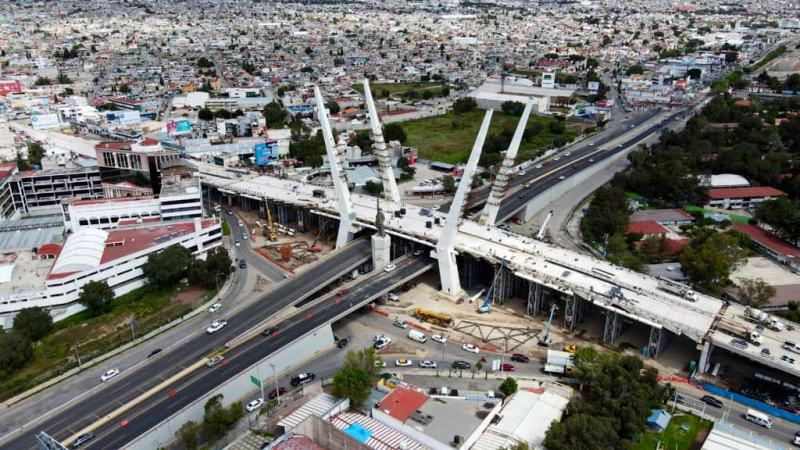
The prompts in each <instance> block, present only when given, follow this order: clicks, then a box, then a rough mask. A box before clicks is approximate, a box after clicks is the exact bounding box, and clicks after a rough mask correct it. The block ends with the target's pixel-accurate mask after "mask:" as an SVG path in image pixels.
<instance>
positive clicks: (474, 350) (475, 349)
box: [461, 344, 481, 354]
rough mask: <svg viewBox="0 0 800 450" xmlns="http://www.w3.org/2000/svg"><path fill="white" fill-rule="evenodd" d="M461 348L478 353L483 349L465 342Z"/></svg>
mask: <svg viewBox="0 0 800 450" xmlns="http://www.w3.org/2000/svg"><path fill="white" fill-rule="evenodd" d="M461 350H464V351H465V352H470V353H476V354H477V353H479V352H480V351H481V350H480V349H479V348H478V347H475V346H474V345H472V344H464V345H462V346H461Z"/></svg>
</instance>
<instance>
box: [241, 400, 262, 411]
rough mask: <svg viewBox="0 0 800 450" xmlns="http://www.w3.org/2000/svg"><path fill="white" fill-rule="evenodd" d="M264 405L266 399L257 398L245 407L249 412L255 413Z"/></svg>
mask: <svg viewBox="0 0 800 450" xmlns="http://www.w3.org/2000/svg"><path fill="white" fill-rule="evenodd" d="M263 404H264V399H263V398H257V399H255V400H253V401H251V402H250V403H248V404H247V406H246V407H245V409H246V410H247V412H253V411H255V410H257V409H258V408H260V407H261V405H263Z"/></svg>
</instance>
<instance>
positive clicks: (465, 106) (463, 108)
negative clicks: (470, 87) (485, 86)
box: [453, 97, 478, 114]
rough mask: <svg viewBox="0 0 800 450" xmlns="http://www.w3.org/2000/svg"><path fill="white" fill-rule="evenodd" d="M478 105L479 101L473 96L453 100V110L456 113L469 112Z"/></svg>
mask: <svg viewBox="0 0 800 450" xmlns="http://www.w3.org/2000/svg"><path fill="white" fill-rule="evenodd" d="M477 107H478V102H476V101H475V99H474V98H472V97H462V98H460V99H458V100H456V101H455V102H453V111H455V112H456V114H463V113H468V112H470V111H474V110H475V108H477Z"/></svg>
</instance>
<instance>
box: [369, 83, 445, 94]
mask: <svg viewBox="0 0 800 450" xmlns="http://www.w3.org/2000/svg"><path fill="white" fill-rule="evenodd" d="M353 87H354V88H355V90H357V91H358V92H360V93H362V94H363V93H364V87H363V86H362V85H361V83H357V84H355V85H353ZM369 88H370V90H371V91H372V95H373V96H375V97H376V98H384V97H389V96H396V97H405V96H407V95H408V93H409V91H415V92H416V95H414V94H413V93H412V97H421V94H422V93H423V92H425V91H430V92H431V94H433V95H434V96H439V95H442V89H443V86H442V85H441V84H439V83H370V85H369Z"/></svg>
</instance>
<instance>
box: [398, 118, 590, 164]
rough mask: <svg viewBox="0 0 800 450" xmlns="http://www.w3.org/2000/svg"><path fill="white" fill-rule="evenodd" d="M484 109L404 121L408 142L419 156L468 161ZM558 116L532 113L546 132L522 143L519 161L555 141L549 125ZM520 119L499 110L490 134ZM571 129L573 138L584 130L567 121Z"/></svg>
mask: <svg viewBox="0 0 800 450" xmlns="http://www.w3.org/2000/svg"><path fill="white" fill-rule="evenodd" d="M483 115H484V111H483V110H475V111H471V112H468V113H464V114H456V113H454V112H449V113H447V114H444V115H440V116H434V117H427V118H424V119H417V120H410V121H408V122H401V123H400V125H402V126H403V129H404V130H405V132H406V135H407V136H408V140H407V141H406V145H409V146H412V147H416V148H417V149H418V151H419V156H420V157H422V158H426V159H431V160H435V161H442V162H446V163H450V164H457V163H460V162H465V161H466V160H467V158H469V152H470V150H472V144H473V143H474V142H475V138H476V137H477V136H478V129H479V128H480V125H481V121H482V120H483ZM555 120H556V119H554V118H550V117H544V116H537V115H533V114H531V116H530V118H529V119H528V123H531V122H539V123H540V124H541V125H542V131H541V132H540V133H538V134H537V135H536V136H534V137H533V139H531V140H530V141H528V142H523V143H522V145H520V149H519V153H518V154H517V161H518V162H519V161H524V160H526V159H531V158H533V157H534V156H536V155H538V154H540V153H541V152H543V151H544V150H545V149H546V148H547V147H548V146H549V145H550V143H551V140H552V139H553V137H554V136H555V135H553V134H551V133H550V129H549V128H548V125H549V124H550V122H551V121H555ZM518 121H519V118H517V117H516V116H511V115H508V114H505V113H503V112H501V111H495V112H494V114H493V115H492V124H491V126H490V127H489V134H490V135H491V134H492V133H498V132H500V131H501V130H503V129H508V128H510V129H511V130H514V129H516V126H517V122H518ZM566 125H567V131H566V132H565V133H564V135H565V136H567V137H568V138H569V139H570V140H572V139H574V138H575V136H577V135H578V133H579V132H580V125H578V124H572V123H569V122H567V123H566Z"/></svg>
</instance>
